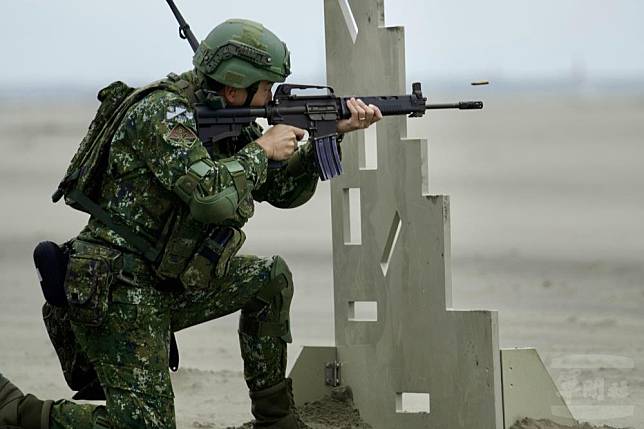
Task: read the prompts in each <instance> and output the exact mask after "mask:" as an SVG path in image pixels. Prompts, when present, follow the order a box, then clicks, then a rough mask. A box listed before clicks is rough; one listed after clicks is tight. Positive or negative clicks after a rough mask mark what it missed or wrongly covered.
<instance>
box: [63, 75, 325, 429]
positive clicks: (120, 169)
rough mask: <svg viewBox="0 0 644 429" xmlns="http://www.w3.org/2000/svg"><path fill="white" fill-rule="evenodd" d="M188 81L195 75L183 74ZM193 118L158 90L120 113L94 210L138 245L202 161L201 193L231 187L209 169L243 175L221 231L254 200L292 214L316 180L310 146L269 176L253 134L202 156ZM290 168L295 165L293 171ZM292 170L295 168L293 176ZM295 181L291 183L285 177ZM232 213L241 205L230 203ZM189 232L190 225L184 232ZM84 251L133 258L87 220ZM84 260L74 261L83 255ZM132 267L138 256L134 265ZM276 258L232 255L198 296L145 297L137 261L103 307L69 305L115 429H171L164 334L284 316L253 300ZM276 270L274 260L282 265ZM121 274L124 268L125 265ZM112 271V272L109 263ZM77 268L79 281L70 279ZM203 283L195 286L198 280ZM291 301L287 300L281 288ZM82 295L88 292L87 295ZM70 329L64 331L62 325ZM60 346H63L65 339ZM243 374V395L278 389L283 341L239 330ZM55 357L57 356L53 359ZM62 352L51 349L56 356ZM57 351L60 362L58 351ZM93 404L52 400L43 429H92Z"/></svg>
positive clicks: (205, 230)
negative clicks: (237, 316)
mask: <svg viewBox="0 0 644 429" xmlns="http://www.w3.org/2000/svg"><path fill="white" fill-rule="evenodd" d="M182 77H184V78H188V79H189V80H191V81H193V82H199V79H198V78H197V77H196V73H195V72H188V73H186V74H184V75H182ZM196 135H197V130H196V122H195V119H194V110H193V108H192V105H191V104H190V101H189V97H187V96H186V97H184V96H182V95H179V94H176V93H174V92H170V91H165V90H159V91H155V92H153V93H151V94H150V95H148V96H147V97H145V98H144V99H143V100H141V101H140V102H138V103H136V104H135V105H134V106H133V107H131V108H130V109H129V111H128V112H127V114H126V115H125V117H124V119H123V121H122V122H121V124H120V125H119V126H118V128H117V131H116V133H115V134H114V136H113V138H112V144H111V148H110V152H109V159H108V162H107V165H106V168H105V176H104V178H103V187H102V190H101V197H100V199H99V201H98V203H99V204H100V205H101V206H102V207H103V208H104V209H105V210H106V211H108V212H109V213H110V214H111V215H112V216H114V217H116V218H118V219H120V220H121V221H122V222H123V223H125V224H126V225H127V226H128V227H130V228H131V229H132V230H134V231H136V232H137V233H139V234H140V235H143V236H147V237H163V236H164V235H163V234H164V228H165V227H166V226H167V225H168V224H169V223H170V222H171V220H172V219H174V215H175V214H176V213H177V212H180V213H185V212H186V205H185V203H184V202H183V201H182V200H181V199H180V198H179V196H178V195H177V194H176V193H175V192H174V186H175V183H176V182H177V180H178V179H179V178H180V177H182V176H184V175H185V174H186V173H187V171H188V168H189V167H190V166H191V165H192V164H194V163H195V162H198V161H200V160H212V161H214V162H212V163H211V164H213V167H212V171H211V172H210V174H208V175H207V177H206V178H205V179H204V180H203V181H202V183H201V184H200V186H199V189H198V192H200V193H201V195H204V196H207V195H216V194H217V193H218V192H220V191H221V190H223V189H225V188H227V187H230V186H234V183H233V178H232V177H231V175H230V173H229V172H228V170H227V169H226V168H225V167H224V166H223V165H222V164H221V163H220V162H218V161H219V160H222V159H224V158H231V157H232V158H233V159H235V160H237V161H238V162H239V163H240V164H241V165H242V166H243V168H244V177H245V180H246V188H247V189H248V190H249V191H250V192H248V194H247V196H246V198H245V200H244V204H245V206H244V207H243V210H238V213H237V216H236V217H235V218H234V219H230V220H229V221H226V223H227V224H229V225H232V226H235V227H241V226H243V225H244V224H245V222H246V221H247V220H248V217H250V216H252V213H253V210H252V207H253V205H254V202H253V198H254V199H255V200H257V201H267V202H269V203H270V204H273V205H275V206H277V207H291V206H295V205H297V204H301V203H302V202H304V201H306V200H308V199H309V198H310V197H311V196H312V195H313V192H314V191H315V187H316V184H317V181H318V178H319V176H318V175H317V172H316V167H315V163H314V160H313V156H312V155H311V150H310V146H309V144H308V143H307V144H305V145H303V147H302V148H301V149H300V151H299V154H300V155H298V157H297V159H296V160H295V161H293V162H291V164H290V165H288V166H284V167H281V168H278V169H268V168H267V158H266V155H265V154H264V152H263V150H262V149H261V147H260V146H259V145H257V143H255V142H254V140H256V139H257V138H258V137H259V135H261V128H260V127H259V126H258V125H256V124H251V125H250V126H249V127H247V128H246V129H245V130H244V131H243V133H242V135H241V136H240V137H238V138H236V139H230V140H228V141H224V142H222V143H221V144H218V145H217V147H216V148H215V149H214V150H213V151H212V153H208V151H207V150H206V149H205V147H204V146H203V145H202V143H201V142H200V141H199V140H198V138H197V137H196ZM295 164H297V165H295ZM294 166H295V167H294ZM293 172H296V173H297V174H294V173H293ZM240 207H241V204H240ZM179 219H180V221H181V222H191V223H190V225H189V226H190V228H189V229H193V230H196V231H197V233H200V232H201V233H202V234H203V236H204V237H205V236H207V235H208V234H209V233H210V232H211V231H212V229H213V228H216V227H218V225H211V224H197V223H196V221H195V220H194V219H191V218H190V216H189V215H188V216H181V217H179ZM195 225H197V226H195ZM78 238H79V239H80V240H82V241H84V242H91V243H102V244H103V245H104V246H107V248H112V249H118V250H119V251H124V252H127V253H132V254H137V250H136V249H135V248H133V247H132V246H131V245H129V244H128V243H127V241H126V240H125V239H124V238H123V237H120V236H119V235H118V234H116V233H115V232H114V231H112V230H110V229H109V228H107V227H106V226H104V225H102V224H101V223H100V222H98V221H97V220H95V219H93V218H91V219H90V221H89V223H88V225H87V226H86V227H85V228H84V229H83V231H81V233H80V234H79V237H78ZM83 251H86V252H85V253H87V254H88V255H86V256H91V255H92V254H93V253H92V252H93V251H90V250H88V249H85V250H80V251H78V252H76V257H77V258H80V257H82V254H83ZM141 261H142V259H141ZM275 261H276V258H260V257H256V256H232V257H231V259H230V260H229V262H228V264H227V272H226V273H225V275H224V276H223V277H220V278H217V277H215V276H213V277H212V278H210V279H209V281H208V287H205V288H198V289H184V288H181V287H176V288H173V289H172V290H170V291H168V290H166V289H163V290H164V291H161V290H162V289H161V288H155V286H157V285H158V284H160V280H159V278H158V276H157V275H156V274H155V272H154V267H151V266H150V265H149V264H148V263H144V262H141V263H140V264H139V266H137V267H136V270H134V271H135V272H136V275H135V276H133V277H131V278H129V279H127V281H126V280H124V279H123V278H121V277H120V276H119V275H118V271H115V272H113V273H112V274H113V275H112V276H111V277H110V279H111V283H110V284H109V292H108V293H107V294H105V295H101V296H107V297H108V300H107V304H106V305H98V306H94V307H92V308H84V307H83V306H84V305H85V304H92V303H93V301H92V300H87V302H85V303H84V302H82V300H80V299H79V300H77V303H76V304H75V306H76V307H77V308H75V309H72V311H71V312H70V315H71V314H74V312H76V313H75V314H79V311H80V312H82V313H83V314H86V313H87V314H92V312H98V311H100V314H94V316H95V317H94V318H90V319H89V322H90V323H87V322H88V320H87V319H82V318H80V319H79V318H76V319H74V318H71V320H70V319H64V316H62V315H59V314H57V315H56V316H57V318H58V319H61V320H62V319H64V320H66V321H67V323H71V328H72V330H73V332H74V336H75V339H76V345H75V346H76V347H78V348H79V349H80V351H82V354H83V355H84V356H86V359H88V360H89V362H91V364H92V365H93V367H94V370H95V371H96V374H97V375H98V378H99V381H100V383H101V385H102V387H103V390H104V391H105V394H106V397H107V404H106V410H107V416H108V420H109V422H110V424H111V426H112V427H114V428H174V427H175V417H174V406H173V396H174V395H173V391H172V385H171V383H170V376H169V372H168V363H169V362H168V351H169V341H170V332H172V331H179V330H181V329H185V328H188V327H191V326H194V325H197V324H200V323H203V322H206V321H209V320H212V319H216V318H219V317H222V316H224V315H227V314H230V313H233V312H236V311H238V310H241V313H242V317H245V318H251V319H257V320H262V318H263V317H267V315H268V316H269V317H272V316H271V315H279V317H284V315H285V314H286V315H288V309H287V308H284V305H287V303H285V302H284V300H274V301H272V302H271V303H268V304H265V305H264V304H262V305H261V306H258V305H257V299H256V298H255V297H256V295H257V294H258V292H259V291H261V290H262V289H263V288H265V287H267V285H269V284H270V283H271V281H272V280H273V279H272V273H273V271H274V265H275V264H276V262H275ZM281 263H283V262H281ZM70 268H71V272H70V273H68V284H67V285H66V286H67V287H68V288H69V289H70V290H73V289H75V288H76V289H79V290H80V289H81V285H80V284H79V283H80V282H83V283H84V284H85V283H87V280H88V278H87V272H80V271H82V270H85V269H86V268H87V267H84V266H83V265H82V264H72V265H70ZM130 268H131V267H130ZM112 269H113V270H117V267H116V266H115V265H112ZM74 270H78V271H79V272H75V271H74ZM200 282H201V283H203V279H200ZM291 292H292V291H291ZM88 296H89V295H88ZM67 329H69V327H67ZM69 344H70V345H71V344H72V343H71V342H69ZM240 346H241V352H242V358H243V360H244V375H245V379H246V382H247V384H248V387H249V389H250V390H251V391H256V390H261V389H265V388H267V387H270V386H272V385H275V384H277V383H279V382H280V381H282V380H283V379H284V377H285V371H286V342H285V340H284V338H281V337H277V336H261V335H249V334H247V333H240ZM57 352H58V351H57ZM60 354H61V353H60V352H59V355H60ZM62 354H64V353H62ZM95 411H96V408H95V406H93V405H76V404H75V403H73V402H71V401H58V402H57V403H56V404H55V405H54V407H53V410H52V427H53V428H77V429H82V428H91V427H93V426H92V425H93V423H91V422H92V419H93V417H92V415H93V413H94V414H95Z"/></svg>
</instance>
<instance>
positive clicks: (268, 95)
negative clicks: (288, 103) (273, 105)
mask: <svg viewBox="0 0 644 429" xmlns="http://www.w3.org/2000/svg"><path fill="white" fill-rule="evenodd" d="M272 89H273V82H269V81H267V80H262V81H260V82H259V87H258V88H257V92H256V93H255V96H254V97H253V99H252V100H251V102H250V105H251V106H252V107H264V106H266V104H268V102H269V101H271V100H272V99H273V92H272Z"/></svg>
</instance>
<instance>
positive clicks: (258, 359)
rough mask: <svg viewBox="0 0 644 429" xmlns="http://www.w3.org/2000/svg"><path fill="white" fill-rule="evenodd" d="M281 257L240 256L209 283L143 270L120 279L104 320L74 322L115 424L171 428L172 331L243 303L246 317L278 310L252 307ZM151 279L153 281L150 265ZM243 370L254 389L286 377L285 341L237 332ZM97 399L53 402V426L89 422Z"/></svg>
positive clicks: (240, 307) (113, 288)
mask: <svg viewBox="0 0 644 429" xmlns="http://www.w3.org/2000/svg"><path fill="white" fill-rule="evenodd" d="M275 261H276V258H260V257H256V256H235V257H233V258H232V259H231V267H230V271H229V274H228V275H227V276H225V277H224V278H222V279H219V281H217V282H216V284H213V287H212V288H211V289H208V290H198V291H190V292H180V291H175V292H160V291H158V290H156V289H154V288H151V287H149V286H148V285H147V284H146V283H147V282H146V279H145V278H143V277H142V276H140V277H139V278H138V281H139V282H140V283H141V286H135V285H132V284H129V283H124V282H121V281H116V282H115V283H114V284H112V286H111V295H112V299H111V302H110V305H109V308H108V311H107V313H106V315H105V317H104V321H103V324H102V325H101V326H98V327H97V326H91V325H86V324H81V323H74V322H73V323H72V327H73V331H74V334H75V337H76V340H77V342H78V344H80V346H81V347H82V350H83V352H84V353H85V354H86V355H87V357H88V358H89V360H90V361H91V362H92V363H93V365H94V367H95V370H96V373H97V374H98V378H99V380H100V382H101V385H102V386H103V389H104V391H105V394H106V397H107V403H106V405H107V414H108V419H109V421H110V423H111V425H112V427H114V428H174V427H175V416H174V407H173V400H172V399H173V397H174V394H173V391H172V385H171V383H170V375H169V372H168V347H169V341H170V332H171V331H175V332H176V331H179V330H182V329H185V328H189V327H191V326H194V325H197V324H200V323H203V322H206V321H209V320H212V319H216V318H219V317H222V316H224V315H227V314H230V313H233V312H235V311H238V310H241V311H242V314H243V316H244V317H253V318H258V317H260V314H259V313H280V312H281V311H282V309H281V308H272V307H271V306H269V308H268V309H266V308H264V307H263V308H260V309H259V310H255V311H253V310H249V309H246V308H245V307H250V308H253V309H255V308H256V306H255V305H249V304H250V303H251V302H253V300H254V298H255V296H256V295H257V293H258V292H259V291H260V290H261V289H262V288H263V287H266V285H267V284H268V283H269V282H271V281H272V280H273V279H272V278H271V272H272V271H273V265H274V264H275ZM147 281H148V282H150V283H152V282H154V281H155V278H154V274H153V272H152V271H150V273H149V276H148V277H147ZM240 345H241V353H242V358H243V360H244V375H245V378H246V382H247V384H248V387H249V389H250V390H252V391H256V390H261V389H264V388H266V387H270V386H272V385H275V384H277V383H279V382H280V381H282V380H283V379H284V376H285V371H286V343H285V342H284V340H282V339H281V338H276V337H253V336H250V335H247V334H244V333H240ZM92 411H93V408H92V406H88V405H78V406H76V405H75V404H73V403H72V402H70V401H59V402H57V403H55V404H54V406H53V411H52V422H54V423H53V424H54V426H53V427H54V428H65V429H67V428H70V429H71V428H75V429H83V428H86V427H87V428H91V427H92V426H88V425H87V422H88V421H91V419H90V417H89V416H91V413H92Z"/></svg>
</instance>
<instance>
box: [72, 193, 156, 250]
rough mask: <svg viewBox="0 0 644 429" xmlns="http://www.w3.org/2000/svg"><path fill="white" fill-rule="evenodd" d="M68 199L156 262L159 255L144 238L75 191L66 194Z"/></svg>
mask: <svg viewBox="0 0 644 429" xmlns="http://www.w3.org/2000/svg"><path fill="white" fill-rule="evenodd" d="M67 196H68V197H69V198H71V199H72V200H74V201H76V202H77V203H78V204H79V205H80V206H81V207H83V209H85V211H87V213H89V214H90V215H92V216H94V217H95V218H96V219H98V220H99V221H100V222H102V223H103V224H104V225H105V226H107V227H108V228H110V229H111V230H113V231H114V232H116V233H117V234H118V235H120V236H121V237H123V238H125V239H126V240H127V242H128V243H129V244H131V245H132V246H133V247H134V248H135V249H136V250H138V251H139V252H141V254H142V255H143V256H144V257H145V259H147V260H148V261H150V262H156V260H157V259H158V257H159V255H160V253H161V252H160V251H159V250H158V249H156V247H155V246H154V245H152V244H151V243H150V242H149V241H148V240H147V239H146V238H143V237H142V236H141V235H140V234H138V233H136V232H134V231H133V230H132V229H131V228H130V227H128V226H126V225H124V224H123V223H121V222H119V221H117V220H116V219H114V217H112V216H111V215H110V214H109V213H108V212H107V211H105V210H104V209H103V208H102V207H101V206H99V205H98V204H96V203H95V202H94V201H92V200H90V199H89V197H88V196H87V195H85V194H83V193H82V192H80V191H79V190H77V189H72V190H70V191H69V193H68V194H67Z"/></svg>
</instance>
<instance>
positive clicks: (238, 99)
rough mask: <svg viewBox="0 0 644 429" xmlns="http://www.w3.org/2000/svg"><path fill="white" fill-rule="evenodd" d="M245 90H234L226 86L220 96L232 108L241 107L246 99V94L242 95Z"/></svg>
mask: <svg viewBox="0 0 644 429" xmlns="http://www.w3.org/2000/svg"><path fill="white" fill-rule="evenodd" d="M244 91H245V90H241V89H239V88H233V87H232V86H228V85H226V86H224V88H223V89H222V91H221V93H220V95H221V96H223V97H224V99H225V100H226V104H229V105H231V106H240V105H241V104H243V102H244V100H245V99H246V94H242V92H244Z"/></svg>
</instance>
